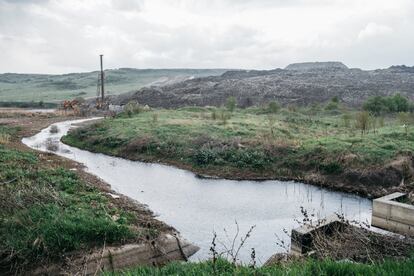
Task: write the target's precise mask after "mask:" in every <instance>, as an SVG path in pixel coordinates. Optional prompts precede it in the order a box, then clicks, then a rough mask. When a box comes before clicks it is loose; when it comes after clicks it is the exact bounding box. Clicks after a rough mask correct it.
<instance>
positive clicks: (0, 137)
mask: <svg viewBox="0 0 414 276" xmlns="http://www.w3.org/2000/svg"><path fill="white" fill-rule="evenodd" d="M9 142H10V135H9V134H7V133H0V145H5V144H8V143H9Z"/></svg>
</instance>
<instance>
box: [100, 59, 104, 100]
mask: <svg viewBox="0 0 414 276" xmlns="http://www.w3.org/2000/svg"><path fill="white" fill-rule="evenodd" d="M99 56H100V58H101V96H102V104H103V103H104V101H105V90H104V71H103V62H102V57H103V55H99Z"/></svg>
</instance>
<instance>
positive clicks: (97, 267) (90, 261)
mask: <svg viewBox="0 0 414 276" xmlns="http://www.w3.org/2000/svg"><path fill="white" fill-rule="evenodd" d="M199 249H200V248H199V247H198V246H196V245H193V244H191V243H190V242H188V241H187V240H185V239H182V238H181V237H179V236H173V235H170V234H163V235H161V237H160V238H158V240H157V241H156V242H151V243H144V244H126V245H123V246H119V247H105V248H103V249H101V250H98V251H96V252H95V253H92V254H90V255H86V256H84V257H82V258H79V259H75V260H73V261H71V263H70V264H67V265H65V267H61V266H60V265H54V266H50V267H47V268H39V269H37V270H35V271H33V273H32V274H33V275H61V274H65V275H66V274H68V275H96V274H100V273H101V272H104V271H107V272H114V271H120V270H122V269H126V268H130V267H134V266H138V265H151V266H152V265H154V266H158V265H162V264H166V263H168V262H171V261H187V258H188V257H190V256H191V255H193V254H195V253H196V252H197V251H198V250H199Z"/></svg>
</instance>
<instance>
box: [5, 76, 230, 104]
mask: <svg viewBox="0 0 414 276" xmlns="http://www.w3.org/2000/svg"><path fill="white" fill-rule="evenodd" d="M224 72H225V70H222V69H217V70H216V69H142V70H141V69H133V68H120V69H114V70H105V78H106V79H105V82H106V92H107V95H116V94H121V93H125V92H129V91H132V90H137V89H139V88H141V87H143V86H147V85H149V84H151V83H153V82H156V81H162V80H165V79H167V78H172V79H174V78H183V77H189V76H195V77H202V76H209V75H219V74H222V73H224ZM97 82H98V72H87V73H72V74H64V75H40V74H11V73H6V74H0V102H13V101H18V102H32V101H33V102H39V101H43V102H56V101H60V100H65V99H73V98H76V97H84V98H87V97H95V96H96V88H97Z"/></svg>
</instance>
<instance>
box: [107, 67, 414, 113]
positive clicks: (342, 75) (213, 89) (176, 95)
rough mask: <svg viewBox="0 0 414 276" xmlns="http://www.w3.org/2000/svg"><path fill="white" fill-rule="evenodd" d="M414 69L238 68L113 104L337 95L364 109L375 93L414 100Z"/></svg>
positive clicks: (306, 100)
mask: <svg viewBox="0 0 414 276" xmlns="http://www.w3.org/2000/svg"><path fill="white" fill-rule="evenodd" d="M413 91H414V68H413V67H406V66H392V67H390V68H388V69H378V70H370V71H365V70H361V69H357V68H348V67H346V66H345V65H344V64H342V63H338V62H327V63H324V62H319V63H300V64H292V65H289V66H287V67H286V68H285V69H274V70H268V71H265V70H264V71H257V70H250V71H245V70H237V71H228V72H225V73H224V74H222V75H220V76H211V77H202V78H194V79H190V80H186V81H182V82H178V83H173V84H167V85H164V86H152V87H146V88H142V89H140V90H138V91H133V92H130V93H126V94H122V95H119V96H113V97H111V98H110V101H111V103H112V104H116V105H123V104H126V103H128V102H129V101H138V102H139V103H141V104H147V105H149V106H151V107H164V108H175V107H182V106H192V105H196V106H221V105H223V104H224V103H225V102H226V100H227V98H228V97H230V96H233V97H235V98H236V99H237V104H238V106H239V107H248V106H252V105H261V104H264V103H267V102H269V101H278V102H280V103H282V104H285V105H289V104H299V105H307V104H315V103H316V104H320V103H323V102H326V101H329V100H330V99H332V98H333V97H335V96H336V97H338V98H339V100H340V101H341V102H342V103H344V104H345V105H348V106H360V105H361V104H362V102H363V101H364V100H365V99H366V98H368V97H370V96H375V95H383V96H384V95H390V94H394V93H396V92H399V93H401V94H402V95H405V96H407V97H408V98H410V99H414V92H413Z"/></svg>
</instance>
